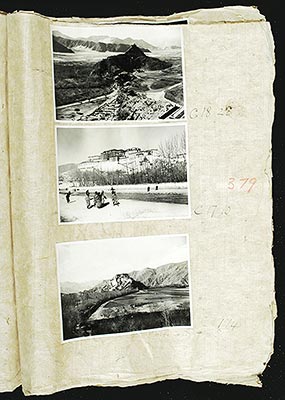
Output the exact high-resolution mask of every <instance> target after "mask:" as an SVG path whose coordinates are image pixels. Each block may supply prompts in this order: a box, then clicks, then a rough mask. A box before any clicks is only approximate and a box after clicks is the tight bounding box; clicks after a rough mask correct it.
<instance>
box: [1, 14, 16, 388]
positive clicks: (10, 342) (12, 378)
mask: <svg viewBox="0 0 285 400" xmlns="http://www.w3.org/2000/svg"><path fill="white" fill-rule="evenodd" d="M0 42H1V46H0V48H1V60H0V96H1V111H0V126H1V129H0V146H1V157H0V184H1V188H2V191H1V210H0V227H1V229H0V243H1V251H0V264H1V265H0V303H1V311H0V337H1V349H0V365H1V370H0V391H11V390H14V389H15V388H16V387H17V386H19V385H20V384H21V377H20V366H19V354H18V337H17V323H16V308H15V292H14V277H13V253H12V242H11V238H12V236H11V218H10V181H9V154H8V124H7V122H8V114H7V91H6V89H7V87H6V83H7V82H6V79H7V36H6V15H4V14H1V15H0Z"/></svg>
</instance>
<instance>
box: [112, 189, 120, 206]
mask: <svg viewBox="0 0 285 400" xmlns="http://www.w3.org/2000/svg"><path fill="white" fill-rule="evenodd" d="M111 196H112V202H113V206H118V205H119V204H120V202H119V200H118V196H117V193H116V190H115V189H114V188H113V187H111Z"/></svg>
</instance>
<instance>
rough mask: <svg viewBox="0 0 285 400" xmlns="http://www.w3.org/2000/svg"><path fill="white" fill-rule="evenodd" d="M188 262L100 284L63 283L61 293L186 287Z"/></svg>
mask: <svg viewBox="0 0 285 400" xmlns="http://www.w3.org/2000/svg"><path fill="white" fill-rule="evenodd" d="M188 285H189V279H188V262H187V261H182V262H178V263H170V264H164V265H161V266H159V267H157V268H144V269H143V270H140V271H132V272H128V273H127V274H126V273H122V274H117V275H115V276H114V277H113V278H112V279H106V280H103V281H101V282H98V281H91V282H86V283H76V282H63V283H61V292H62V293H78V292H82V291H92V292H94V291H98V292H101V291H112V290H122V289H127V288H128V289H143V288H148V287H149V288H152V287H165V286H175V287H187V286H188Z"/></svg>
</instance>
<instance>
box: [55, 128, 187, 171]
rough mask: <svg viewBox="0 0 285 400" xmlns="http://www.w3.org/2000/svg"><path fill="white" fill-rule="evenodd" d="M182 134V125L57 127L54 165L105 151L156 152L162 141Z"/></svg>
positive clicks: (183, 129) (83, 158) (183, 130)
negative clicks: (138, 150)
mask: <svg viewBox="0 0 285 400" xmlns="http://www.w3.org/2000/svg"><path fill="white" fill-rule="evenodd" d="M183 132H185V126H184V125H170V126H155V127H153V126H152V127H150V126H144V127H119V126H117V127H116V128H102V127H100V128H57V163H58V165H63V164H68V163H80V162H81V161H84V160H86V159H87V157H88V156H91V155H95V154H100V153H101V152H102V151H104V150H109V149H114V148H117V149H127V148H130V147H140V148H141V149H142V150H147V149H157V148H158V147H159V144H160V143H161V142H163V141H164V140H165V139H169V138H171V137H172V136H174V135H177V134H178V135H179V134H182V133H183Z"/></svg>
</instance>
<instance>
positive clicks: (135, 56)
mask: <svg viewBox="0 0 285 400" xmlns="http://www.w3.org/2000/svg"><path fill="white" fill-rule="evenodd" d="M171 65H172V64H171V63H170V62H168V61H163V60H160V59H158V58H155V57H149V56H147V55H146V54H145V53H144V51H143V50H142V49H140V48H139V47H138V46H137V45H135V44H133V45H132V46H131V47H129V48H128V50H127V51H126V52H125V53H124V54H118V55H116V56H110V57H107V58H105V59H103V60H102V61H100V62H98V63H97V64H95V66H94V70H93V72H92V74H96V75H101V76H103V75H105V74H109V75H112V76H114V75H117V74H119V73H121V72H133V71H134V70H137V69H141V68H143V69H144V70H151V71H156V70H161V69H166V68H169V67H170V66H171Z"/></svg>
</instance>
